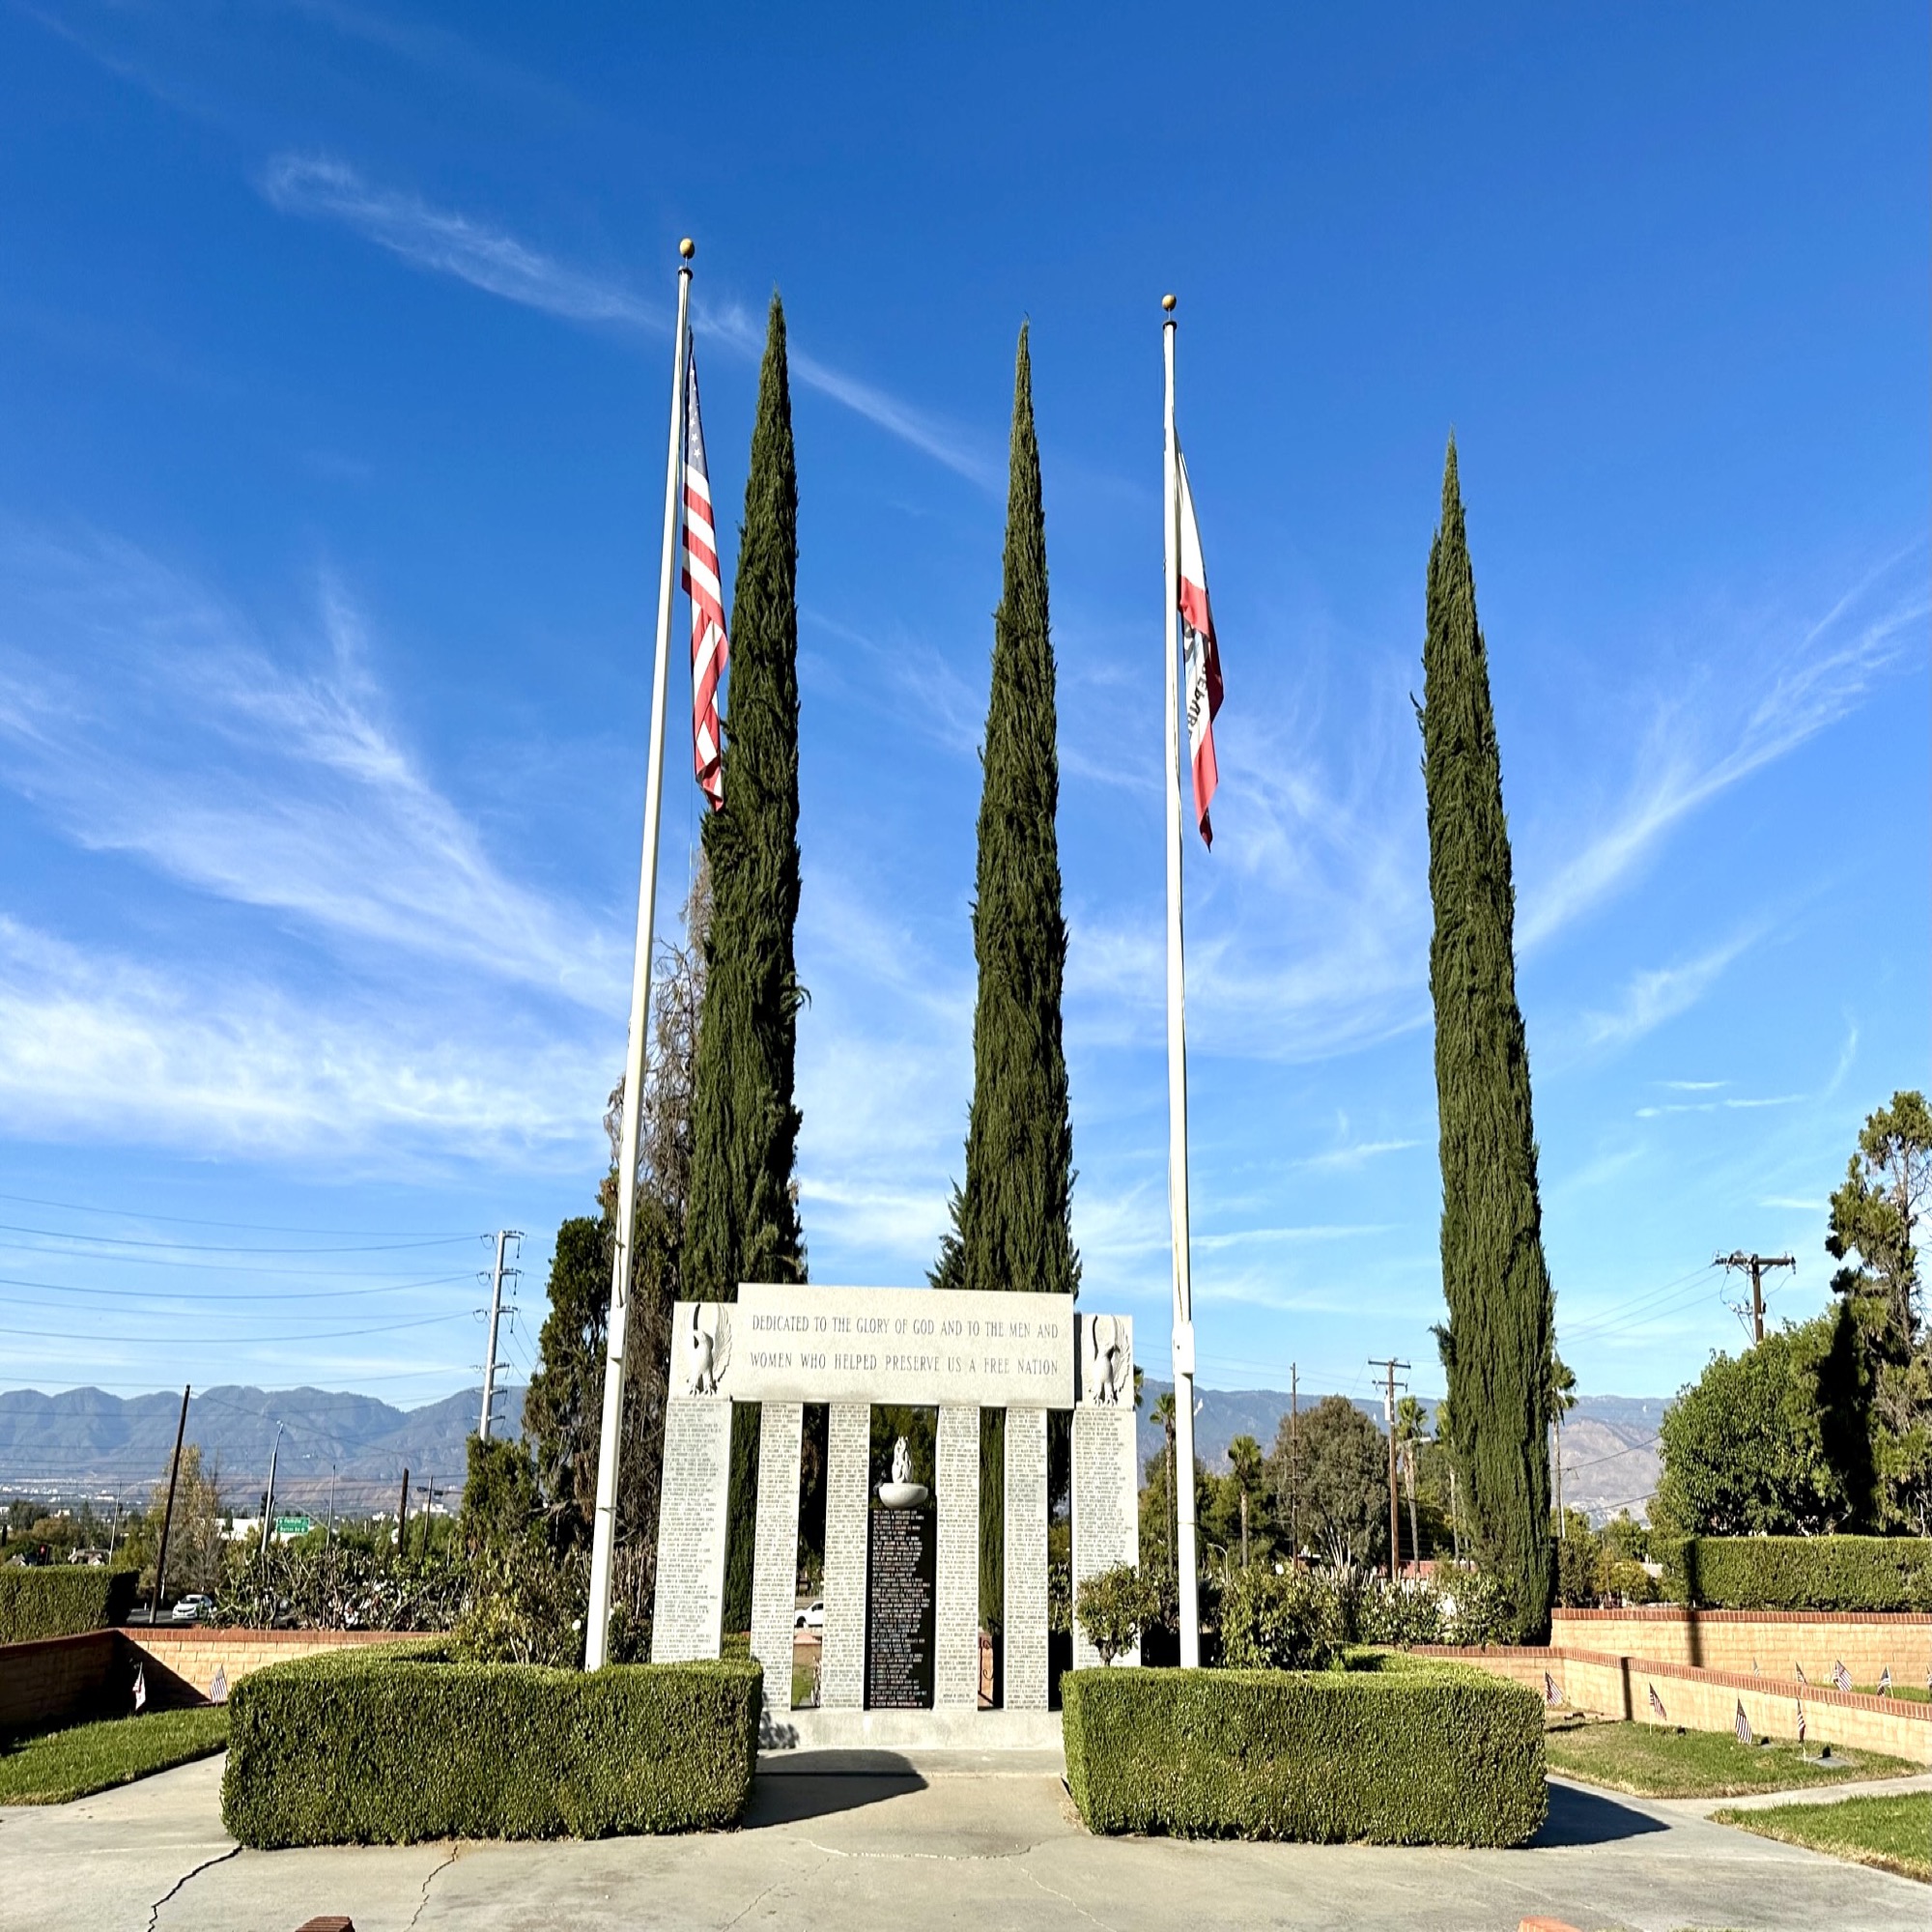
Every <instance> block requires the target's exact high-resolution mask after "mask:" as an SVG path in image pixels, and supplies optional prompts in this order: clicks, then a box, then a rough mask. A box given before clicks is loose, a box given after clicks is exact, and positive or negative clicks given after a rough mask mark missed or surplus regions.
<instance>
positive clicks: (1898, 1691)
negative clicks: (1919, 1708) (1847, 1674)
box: [1852, 1684, 1932, 1704]
mask: <svg viewBox="0 0 1932 1932" xmlns="http://www.w3.org/2000/svg"><path fill="white" fill-rule="evenodd" d="M1852 1689H1853V1690H1862V1691H1863V1692H1864V1694H1865V1695H1866V1696H1867V1697H1876V1696H1877V1695H1878V1686H1877V1685H1876V1684H1854V1685H1853V1686H1852ZM1885 1694H1886V1695H1887V1696H1888V1697H1903V1698H1904V1699H1905V1701H1906V1702H1907V1703H1908V1704H1932V1690H1926V1688H1925V1687H1924V1685H1922V1684H1894V1685H1893V1686H1892V1687H1891V1689H1890V1690H1888V1691H1887V1692H1886V1693H1885Z"/></svg>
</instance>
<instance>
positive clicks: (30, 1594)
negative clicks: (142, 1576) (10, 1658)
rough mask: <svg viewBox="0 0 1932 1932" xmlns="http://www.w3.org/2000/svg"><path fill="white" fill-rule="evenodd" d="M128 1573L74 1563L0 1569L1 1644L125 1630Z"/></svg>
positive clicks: (130, 1585) (130, 1588) (130, 1586)
mask: <svg viewBox="0 0 1932 1932" xmlns="http://www.w3.org/2000/svg"><path fill="white" fill-rule="evenodd" d="M134 1583H135V1573H134V1572H133V1571H132V1570H95V1569H90V1568H87V1567H86V1566H84V1565H81V1564H77V1563H52V1564H46V1565H43V1566H42V1567H40V1568H37V1569H31V1570H29V1569H22V1568H18V1567H16V1566H14V1565H12V1564H10V1565H8V1566H7V1567H6V1568H5V1569H0V1643H31V1642H32V1641H33V1640H34V1639H35V1638H36V1637H43V1636H78V1635H79V1634H81V1632H83V1631H92V1630H105V1629H107V1628H108V1627H109V1626H110V1625H112V1624H125V1623H126V1622H127V1621H128V1611H129V1610H130V1609H132V1608H133V1606H134Z"/></svg>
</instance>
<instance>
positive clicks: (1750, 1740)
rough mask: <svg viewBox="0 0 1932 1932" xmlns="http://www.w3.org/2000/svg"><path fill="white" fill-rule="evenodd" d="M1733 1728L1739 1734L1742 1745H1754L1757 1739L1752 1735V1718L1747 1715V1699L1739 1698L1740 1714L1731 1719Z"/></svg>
mask: <svg viewBox="0 0 1932 1932" xmlns="http://www.w3.org/2000/svg"><path fill="white" fill-rule="evenodd" d="M1731 1728H1732V1730H1734V1731H1736V1732H1737V1734H1738V1742H1739V1744H1741V1745H1754V1744H1756V1743H1757V1740H1756V1739H1755V1738H1754V1737H1753V1736H1752V1735H1751V1727H1750V1719H1748V1718H1747V1717H1746V1716H1745V1700H1744V1699H1743V1698H1742V1697H1740V1698H1739V1699H1738V1715H1737V1716H1736V1717H1735V1718H1733V1719H1731Z"/></svg>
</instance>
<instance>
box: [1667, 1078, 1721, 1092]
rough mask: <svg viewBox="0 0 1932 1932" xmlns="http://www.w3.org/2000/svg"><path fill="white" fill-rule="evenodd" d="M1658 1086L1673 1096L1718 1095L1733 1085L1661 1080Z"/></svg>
mask: <svg viewBox="0 0 1932 1932" xmlns="http://www.w3.org/2000/svg"><path fill="white" fill-rule="evenodd" d="M1657 1084H1658V1085H1659V1086H1660V1087H1663V1088H1666V1089H1668V1090H1669V1092H1671V1093H1673V1094H1716V1093H1718V1092H1719V1090H1720V1089H1722V1088H1725V1087H1728V1086H1729V1085H1730V1084H1731V1083H1730V1082H1729V1081H1728V1080H1660V1081H1659V1082H1658V1083H1657Z"/></svg>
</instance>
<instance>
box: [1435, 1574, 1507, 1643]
mask: <svg viewBox="0 0 1932 1932" xmlns="http://www.w3.org/2000/svg"><path fill="white" fill-rule="evenodd" d="M1437 1574H1438V1575H1440V1576H1441V1577H1442V1581H1441V1583H1440V1584H1439V1585H1438V1586H1437V1594H1438V1595H1439V1597H1440V1599H1441V1603H1442V1641H1443V1642H1444V1643H1520V1641H1521V1640H1522V1634H1521V1629H1520V1625H1519V1624H1518V1621H1517V1617H1516V1612H1515V1611H1514V1610H1513V1609H1512V1608H1511V1606H1510V1603H1509V1600H1508V1598H1507V1597H1505V1596H1504V1594H1503V1589H1502V1585H1501V1584H1500V1583H1498V1582H1497V1581H1496V1579H1495V1578H1494V1577H1492V1576H1490V1575H1489V1573H1488V1572H1487V1571H1483V1570H1473V1569H1469V1568H1467V1567H1464V1568H1463V1569H1461V1570H1457V1569H1449V1570H1446V1571H1442V1572H1438V1573H1437Z"/></svg>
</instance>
